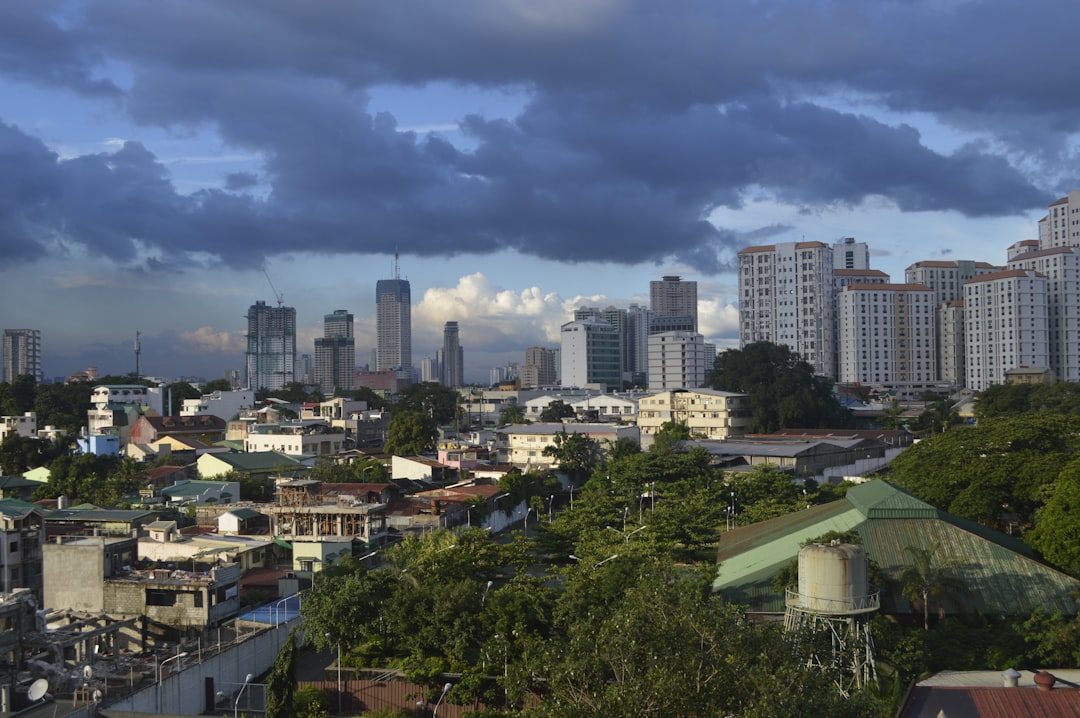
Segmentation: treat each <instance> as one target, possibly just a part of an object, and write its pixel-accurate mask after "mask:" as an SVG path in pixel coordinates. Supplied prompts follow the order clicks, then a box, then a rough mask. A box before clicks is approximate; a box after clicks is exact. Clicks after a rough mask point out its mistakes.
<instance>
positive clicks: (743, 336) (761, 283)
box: [739, 242, 837, 378]
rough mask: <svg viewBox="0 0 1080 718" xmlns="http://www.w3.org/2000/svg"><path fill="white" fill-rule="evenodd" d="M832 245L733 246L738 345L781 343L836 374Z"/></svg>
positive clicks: (816, 368)
mask: <svg viewBox="0 0 1080 718" xmlns="http://www.w3.org/2000/svg"><path fill="white" fill-rule="evenodd" d="M833 263H834V260H833V248H832V247H831V246H829V245H826V244H823V243H821V242H786V243H783V244H773V245H763V246H758V247H747V248H746V249H743V250H741V251H740V252H739V345H740V346H746V345H747V344H751V343H753V342H759V341H767V342H772V343H774V344H783V345H785V346H787V347H789V348H790V349H791V350H792V351H793V352H795V353H797V354H798V355H799V356H801V357H802V358H803V359H805V360H806V361H807V362H808V363H809V364H810V366H812V367H813V368H814V372H815V373H816V374H820V375H823V376H827V377H831V378H835V377H836V371H837V368H836V351H837V341H836V294H835V281H834V279H833Z"/></svg>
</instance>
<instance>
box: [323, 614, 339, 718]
mask: <svg viewBox="0 0 1080 718" xmlns="http://www.w3.org/2000/svg"><path fill="white" fill-rule="evenodd" d="M325 635H326V637H327V638H332V636H331V635H330V634H329V633H327V634H325ZM337 712H338V715H341V641H338V642H337Z"/></svg>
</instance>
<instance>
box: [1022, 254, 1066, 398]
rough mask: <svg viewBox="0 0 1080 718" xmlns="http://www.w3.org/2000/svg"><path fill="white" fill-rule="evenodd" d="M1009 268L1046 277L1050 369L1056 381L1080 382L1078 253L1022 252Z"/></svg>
mask: <svg viewBox="0 0 1080 718" xmlns="http://www.w3.org/2000/svg"><path fill="white" fill-rule="evenodd" d="M1009 269H1023V270H1030V271H1035V272H1038V273H1039V274H1042V275H1043V276H1045V277H1046V318H1047V323H1048V325H1047V339H1048V340H1049V342H1050V348H1049V351H1050V365H1049V366H1050V368H1051V369H1053V370H1054V375H1055V377H1056V378H1057V380H1058V381H1080V250H1078V249H1076V248H1074V247H1054V248H1051V249H1040V250H1038V251H1034V252H1023V253H1020V254H1017V255H1014V256H1013V257H1012V258H1011V259H1010V260H1009Z"/></svg>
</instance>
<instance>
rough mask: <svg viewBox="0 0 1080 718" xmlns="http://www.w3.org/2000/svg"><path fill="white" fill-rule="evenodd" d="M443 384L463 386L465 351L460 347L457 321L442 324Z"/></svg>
mask: <svg viewBox="0 0 1080 718" xmlns="http://www.w3.org/2000/svg"><path fill="white" fill-rule="evenodd" d="M442 341H443V348H442V356H443V365H442V383H443V386H450V387H455V386H465V355H464V354H465V353H464V350H462V348H461V336H460V335H459V334H458V323H457V322H447V323H446V324H444V325H443V340H442Z"/></svg>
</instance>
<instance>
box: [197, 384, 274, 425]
mask: <svg viewBox="0 0 1080 718" xmlns="http://www.w3.org/2000/svg"><path fill="white" fill-rule="evenodd" d="M254 406H255V392H254V391H252V390H250V389H240V390H238V391H215V392H213V393H210V394H203V395H202V396H201V397H199V398H198V399H184V402H183V405H182V407H181V408H180V416H201V415H203V414H209V415H211V416H217V417H219V418H221V419H222V420H224V421H230V420H231V419H233V418H235V417H236V416H237V415H239V413H240V410H241V409H251V408H252V407H254Z"/></svg>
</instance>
